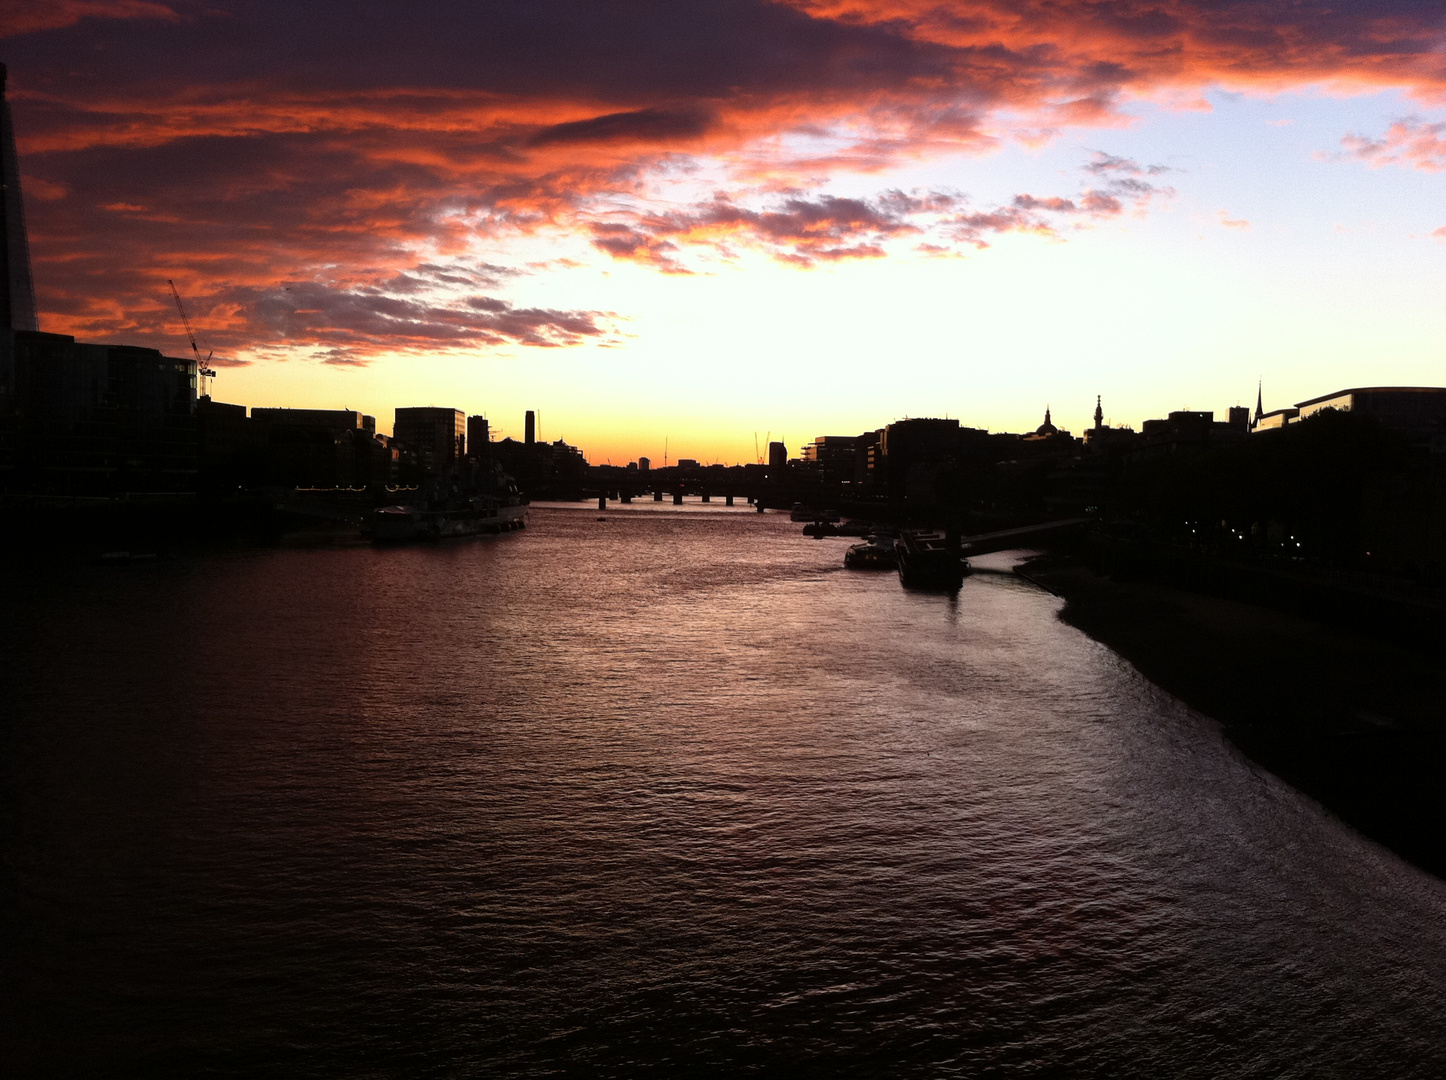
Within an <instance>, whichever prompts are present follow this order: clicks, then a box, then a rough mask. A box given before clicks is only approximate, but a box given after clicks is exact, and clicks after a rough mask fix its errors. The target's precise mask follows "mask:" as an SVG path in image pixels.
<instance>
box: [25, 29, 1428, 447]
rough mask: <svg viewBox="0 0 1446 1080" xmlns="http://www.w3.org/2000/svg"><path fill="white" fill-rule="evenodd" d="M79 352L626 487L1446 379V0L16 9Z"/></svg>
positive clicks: (47, 309)
mask: <svg viewBox="0 0 1446 1080" xmlns="http://www.w3.org/2000/svg"><path fill="white" fill-rule="evenodd" d="M0 13H3V14H0V35H3V38H0V60H3V61H4V62H5V63H6V64H7V65H8V66H9V71H10V77H9V87H10V93H9V98H10V102H11V107H12V110H13V112H14V118H15V128H16V134H17V139H18V143H19V150H20V156H21V173H22V186H23V190H24V197H25V201H26V213H27V216H28V220H29V227H30V239H31V254H32V260H33V263H34V271H35V284H36V292H37V298H38V301H39V306H40V322H41V328H42V329H44V330H51V331H56V332H63V333H69V334H75V335H76V336H77V337H79V338H81V339H83V340H90V341H124V342H131V343H138V344H149V345H153V346H156V347H159V348H163V349H165V350H166V351H168V352H170V353H172V354H180V353H183V352H184V351H186V348H187V347H186V343H185V338H184V336H183V334H182V332H181V326H180V320H179V318H178V317H177V316H176V313H175V310H174V307H173V306H172V304H171V301H170V297H169V294H168V291H167V287H166V279H167V278H174V279H175V281H176V284H177V286H178V287H179V288H180V290H181V292H182V294H183V296H184V297H185V298H186V302H187V305H188V307H189V310H190V312H191V315H192V319H193V322H194V323H195V324H196V325H197V327H198V329H199V330H200V331H201V333H202V336H203V337H204V338H205V339H206V340H207V347H208V348H214V349H215V352H216V355H217V357H218V358H220V359H219V363H218V365H217V366H218V367H219V369H220V375H219V377H218V379H217V381H216V386H215V390H214V392H215V396H216V397H217V398H218V399H220V400H223V401H233V402H239V403H242V404H246V405H252V406H254V405H293V406H307V407H330V408H341V407H348V408H354V409H361V410H363V411H365V412H370V413H373V414H375V415H376V416H377V418H378V420H379V422H380V424H381V426H382V428H383V429H384V430H390V426H391V417H392V410H393V408H394V407H396V406H398V405H429V404H430V405H445V406H455V407H457V408H461V409H465V410H467V411H468V412H469V413H476V412H485V413H486V414H487V415H488V416H489V417H490V418H491V419H492V423H493V426H494V429H495V430H498V431H499V432H500V434H503V435H509V434H510V435H515V436H519V437H520V434H521V428H522V412H523V410H524V409H528V408H532V409H536V410H538V411H539V412H540V414H541V420H542V434H543V436H544V437H545V438H548V439H555V438H558V437H564V438H566V439H567V440H568V442H571V443H574V444H576V445H579V446H581V447H582V448H583V450H584V452H585V453H586V454H587V455H588V457H589V459H590V460H591V461H593V462H594V463H601V462H605V461H608V460H611V461H612V462H613V463H615V464H621V463H623V462H625V461H627V460H630V459H633V458H636V457H637V456H638V455H640V454H646V455H649V456H651V457H652V458H653V459H654V460H655V461H657V462H658V463H661V461H662V457H663V448H664V440H665V439H666V440H667V443H668V447H669V455H670V457H671V458H672V459H673V460H676V459H677V458H678V457H680V456H686V457H696V458H701V459H705V460H719V461H727V462H730V463H731V462H734V461H749V460H752V459H753V455H754V436H755V433H756V435H757V438H758V440H759V441H760V442H762V441H763V440H764V439H765V437H766V436H767V435H769V434H771V435H772V437H773V438H775V439H776V438H780V437H786V439H787V441H788V443H789V446H790V448H791V449H792V451H793V452H794V453H797V449H798V447H799V445H801V444H802V443H803V442H805V441H807V440H808V439H810V438H812V437H813V436H815V435H821V434H854V433H857V432H859V431H862V430H865V429H868V428H874V427H878V426H880V425H882V424H885V423H887V422H889V421H891V420H893V419H896V418H898V417H902V416H906V415H912V416H938V415H948V416H957V417H959V418H960V419H961V421H963V422H964V423H965V424H968V425H972V426H976V427H987V428H989V429H991V430H1013V431H1018V430H1023V429H1026V428H1033V427H1034V426H1035V425H1037V424H1038V423H1039V422H1040V420H1041V419H1042V414H1043V411H1044V408H1045V406H1046V405H1047V404H1048V405H1050V406H1052V408H1053V412H1054V420H1055V422H1056V423H1057V424H1059V425H1060V426H1061V427H1064V428H1068V429H1071V430H1074V431H1076V432H1079V431H1080V430H1081V429H1083V428H1084V427H1085V426H1087V425H1088V423H1089V416H1090V414H1091V413H1092V411H1093V409H1094V404H1095V395H1096V394H1101V395H1103V399H1104V407H1105V412H1106V414H1107V416H1108V417H1109V418H1110V419H1111V420H1113V421H1114V422H1115V423H1128V424H1132V425H1136V426H1138V424H1139V422H1140V421H1141V420H1142V419H1144V418H1147V417H1150V416H1157V415H1162V414H1163V413H1164V412H1166V411H1168V410H1171V409H1178V408H1185V407H1189V408H1197V409H1214V410H1216V411H1217V412H1223V410H1224V409H1225V408H1226V407H1227V406H1230V405H1235V404H1250V405H1253V404H1254V400H1255V387H1256V383H1257V380H1263V382H1264V387H1265V403H1266V407H1267V408H1273V407H1280V406H1283V405H1286V404H1291V403H1293V402H1295V401H1298V400H1302V399H1304V398H1307V397H1312V396H1315V395H1318V394H1322V393H1326V392H1328V391H1331V390H1335V389H1339V388H1341V387H1346V386H1354V385H1375V384H1405V385H1418V384H1433V385H1434V384H1441V383H1443V382H1446V363H1443V360H1446V171H1443V170H1446V6H1443V5H1442V3H1441V2H1440V0H1381V2H1374V3H1366V2H1360V0H1356V2H1351V0H1345V2H1335V3H1326V2H1318V0H1290V2H1267V3H1230V2H1220V3H1210V4H1190V3H1180V2H1173V0H1159V2H1151V0H1099V2H1071V0H1053V2H1049V0H1017V2H1016V0H1009V2H1006V0H958V2H953V3H950V2H947V0H946V2H934V0H882V2H869V0H794V2H779V3H764V2H759V0H696V2H689V3H679V2H676V0H674V2H646V0H639V2H630V3H600V2H595V0H594V2H574V3H548V2H542V0H527V2H520V0H497V2H492V3H485V4H483V3H476V4H462V3H416V2H412V3H407V4H397V3H381V2H378V0H348V2H346V3H330V2H315V3H307V4H297V3H294V2H290V3H266V2H258V3H247V4H241V3H229V2H227V0H207V2H205V3H200V2H197V3H190V2H185V0H177V2H161V0H113V2H101V0H49V2H46V3H40V4H27V3H14V2H13V0H8V2H6V3H4V4H3V5H0Z"/></svg>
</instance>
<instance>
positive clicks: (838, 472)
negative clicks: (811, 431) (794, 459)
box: [803, 435, 858, 484]
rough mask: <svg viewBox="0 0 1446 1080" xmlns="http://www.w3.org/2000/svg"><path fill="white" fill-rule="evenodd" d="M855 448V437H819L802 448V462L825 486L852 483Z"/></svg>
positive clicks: (856, 441) (856, 440)
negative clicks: (809, 467)
mask: <svg viewBox="0 0 1446 1080" xmlns="http://www.w3.org/2000/svg"><path fill="white" fill-rule="evenodd" d="M857 446H858V437H857V436H855V435H820V436H818V437H817V438H816V439H814V440H813V442H811V443H809V444H808V445H807V446H805V447H804V448H803V460H804V463H805V465H806V466H811V467H812V468H813V469H814V470H815V471H816V472H817V477H818V479H820V480H822V481H823V482H824V483H826V484H838V483H852V482H853V480H854V474H855V472H856V469H855V457H856V451H857Z"/></svg>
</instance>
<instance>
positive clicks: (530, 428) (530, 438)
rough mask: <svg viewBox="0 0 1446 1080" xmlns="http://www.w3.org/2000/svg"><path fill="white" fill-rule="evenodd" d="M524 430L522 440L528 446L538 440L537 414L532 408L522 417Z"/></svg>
mask: <svg viewBox="0 0 1446 1080" xmlns="http://www.w3.org/2000/svg"><path fill="white" fill-rule="evenodd" d="M522 432H523V434H522V441H523V442H524V443H526V444H527V445H528V446H531V445H532V444H533V443H535V442H537V414H536V413H535V412H533V411H532V410H531V409H528V410H527V415H526V416H525V417H523V419H522Z"/></svg>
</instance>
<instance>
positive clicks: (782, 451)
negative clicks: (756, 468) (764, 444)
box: [768, 442, 788, 476]
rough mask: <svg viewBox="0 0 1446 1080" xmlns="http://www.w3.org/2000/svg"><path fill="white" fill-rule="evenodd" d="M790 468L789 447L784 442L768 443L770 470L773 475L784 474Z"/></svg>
mask: <svg viewBox="0 0 1446 1080" xmlns="http://www.w3.org/2000/svg"><path fill="white" fill-rule="evenodd" d="M786 468H788V447H787V446H786V445H785V444H784V443H782V442H771V443H769V444H768V470H769V472H770V473H771V474H772V475H775V476H782V475H783V470H784V469H786Z"/></svg>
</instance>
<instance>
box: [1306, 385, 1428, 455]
mask: <svg viewBox="0 0 1446 1080" xmlns="http://www.w3.org/2000/svg"><path fill="white" fill-rule="evenodd" d="M1296 408H1297V409H1298V410H1299V418H1300V419H1301V420H1305V419H1306V418H1308V417H1311V416H1314V415H1315V414H1317V413H1321V412H1325V411H1327V410H1331V409H1333V410H1335V411H1336V412H1348V413H1356V414H1358V415H1362V416H1369V417H1371V418H1372V419H1374V420H1376V421H1378V422H1379V423H1381V424H1382V425H1384V426H1385V427H1388V428H1392V429H1394V430H1396V431H1399V432H1400V433H1401V434H1403V435H1405V436H1406V437H1407V438H1408V439H1409V440H1410V441H1411V442H1412V443H1414V444H1416V445H1417V446H1420V447H1428V448H1430V449H1432V450H1433V451H1435V452H1437V453H1440V452H1443V451H1446V387H1441V386H1358V387H1354V388H1352V389H1349V390H1337V391H1336V392H1335V393H1333V394H1323V395H1321V396H1320V397H1314V398H1311V399H1309V400H1308V401H1298V402H1296Z"/></svg>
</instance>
